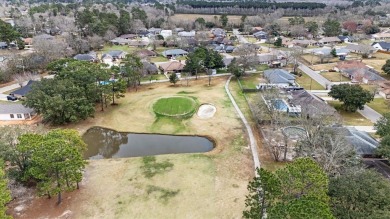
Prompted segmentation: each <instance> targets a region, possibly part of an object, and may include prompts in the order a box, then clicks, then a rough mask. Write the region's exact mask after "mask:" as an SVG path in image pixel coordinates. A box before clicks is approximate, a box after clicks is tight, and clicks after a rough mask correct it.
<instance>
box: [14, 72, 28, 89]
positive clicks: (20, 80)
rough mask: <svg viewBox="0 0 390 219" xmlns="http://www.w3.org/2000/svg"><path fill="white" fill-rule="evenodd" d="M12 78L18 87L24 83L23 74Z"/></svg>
mask: <svg viewBox="0 0 390 219" xmlns="http://www.w3.org/2000/svg"><path fill="white" fill-rule="evenodd" d="M12 78H13V79H14V80H15V81H16V82H17V83H18V84H19V86H20V87H23V83H24V82H25V81H26V78H25V76H24V74H15V75H13V76H12Z"/></svg>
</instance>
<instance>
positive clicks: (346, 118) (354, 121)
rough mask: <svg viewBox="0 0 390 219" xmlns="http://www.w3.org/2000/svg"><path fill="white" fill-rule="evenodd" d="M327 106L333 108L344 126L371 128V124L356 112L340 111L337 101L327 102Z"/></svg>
mask: <svg viewBox="0 0 390 219" xmlns="http://www.w3.org/2000/svg"><path fill="white" fill-rule="evenodd" d="M327 102H328V104H329V105H331V106H333V107H334V108H335V109H336V110H337V112H338V113H339V114H340V115H341V118H342V119H343V124H344V125H351V126H372V125H373V123H372V122H371V121H370V120H368V119H366V118H365V117H363V116H362V115H361V114H360V113H358V112H354V113H352V112H346V111H344V110H343V109H342V103H341V102H339V101H327Z"/></svg>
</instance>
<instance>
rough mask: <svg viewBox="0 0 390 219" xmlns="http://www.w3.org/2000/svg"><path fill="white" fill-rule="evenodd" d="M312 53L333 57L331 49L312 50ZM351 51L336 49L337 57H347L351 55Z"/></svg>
mask: <svg viewBox="0 0 390 219" xmlns="http://www.w3.org/2000/svg"><path fill="white" fill-rule="evenodd" d="M311 52H312V53H313V54H315V55H320V56H329V55H331V54H330V53H331V52H332V49H331V48H317V49H312V50H311ZM349 52H350V51H349V50H348V49H346V48H337V49H336V55H337V56H339V57H342V56H343V57H345V56H347V55H348V54H349Z"/></svg>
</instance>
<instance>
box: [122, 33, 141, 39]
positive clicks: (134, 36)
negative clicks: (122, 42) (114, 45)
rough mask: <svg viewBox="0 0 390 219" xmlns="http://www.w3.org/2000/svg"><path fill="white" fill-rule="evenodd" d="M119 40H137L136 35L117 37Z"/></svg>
mask: <svg viewBox="0 0 390 219" xmlns="http://www.w3.org/2000/svg"><path fill="white" fill-rule="evenodd" d="M119 38H122V39H126V40H133V39H135V38H137V35H135V34H122V35H120V36H119Z"/></svg>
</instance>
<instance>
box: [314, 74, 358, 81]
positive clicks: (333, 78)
mask: <svg viewBox="0 0 390 219" xmlns="http://www.w3.org/2000/svg"><path fill="white" fill-rule="evenodd" d="M321 75H322V76H323V77H324V78H326V79H328V80H329V81H332V82H349V81H351V80H350V79H349V78H347V77H345V76H344V75H342V74H340V73H339V72H324V73H321Z"/></svg>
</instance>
